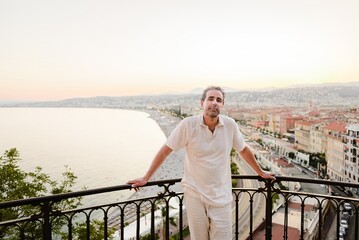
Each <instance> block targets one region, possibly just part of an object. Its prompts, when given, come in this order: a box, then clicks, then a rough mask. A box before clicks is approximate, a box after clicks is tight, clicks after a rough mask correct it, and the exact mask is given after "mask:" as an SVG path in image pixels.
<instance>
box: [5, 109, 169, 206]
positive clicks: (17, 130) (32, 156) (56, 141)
mask: <svg viewBox="0 0 359 240" xmlns="http://www.w3.org/2000/svg"><path fill="white" fill-rule="evenodd" d="M165 140H166V136H165V134H164V133H163V132H162V130H161V128H160V127H159V125H158V124H157V122H156V121H154V120H153V119H152V118H150V117H149V114H148V113H146V112H140V111H132V110H120V109H107V108H104V109H102V108H0V155H3V154H4V152H5V151H6V150H9V149H11V148H16V149H17V150H18V151H19V152H20V158H21V160H20V163H19V165H20V167H21V169H23V170H24V171H34V170H35V167H36V166H40V167H42V169H43V172H44V173H47V174H49V176H50V177H51V178H52V179H54V180H57V181H61V179H62V173H63V172H64V171H65V170H66V166H67V168H68V169H70V170H71V171H72V172H73V173H74V174H75V175H76V176H77V177H78V178H77V182H76V185H75V186H74V187H73V190H74V191H77V190H82V189H83V188H86V189H94V188H101V187H110V186H115V185H123V184H126V182H127V181H128V180H130V179H134V178H137V177H141V176H143V175H144V174H145V172H146V171H147V168H148V167H149V165H150V163H151V160H152V158H153V157H154V155H155V154H156V152H157V151H158V149H159V148H160V147H161V146H162V145H163V143H164V142H165ZM131 194H132V193H131V191H129V190H128V191H125V192H122V193H116V194H112V195H108V196H104V197H101V198H98V197H97V198H92V199H88V200H87V203H88V204H99V203H102V202H101V201H100V200H102V201H103V202H108V201H117V200H122V199H126V198H128V197H129V196H130V195H131Z"/></svg>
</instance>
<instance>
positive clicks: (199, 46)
mask: <svg viewBox="0 0 359 240" xmlns="http://www.w3.org/2000/svg"><path fill="white" fill-rule="evenodd" d="M358 11H359V1H358V0H344V1H343V0H301V1H294V0H293V1H288V0H273V1H272V0H250V1H247V0H217V1H212V0H103V1H102V0H101V1H100V0H97V1H94V0H65V1H55V0H43V1H39V0H0V34H1V35H0V101H8V100H18V101H23V100H26V101H27V100H31V101H32V100H40V101H43V100H61V99H65V98H73V97H93V96H124V95H139V94H158V93H167V92H186V91H190V90H191V89H193V88H198V87H206V86H207V85H220V86H225V87H231V88H236V89H239V90H247V89H255V88H268V87H286V86H291V85H295V84H307V83H312V84H319V83H325V82H326V83H333V82H351V81H359V14H358Z"/></svg>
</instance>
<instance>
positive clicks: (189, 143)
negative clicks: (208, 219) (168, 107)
mask: <svg viewBox="0 0 359 240" xmlns="http://www.w3.org/2000/svg"><path fill="white" fill-rule="evenodd" d="M165 144H166V145H167V146H168V147H169V148H171V149H172V150H174V151H176V150H179V149H181V148H183V147H186V158H185V163H184V176H183V179H182V186H183V187H184V191H185V192H186V191H187V192H188V193H189V194H190V193H191V192H193V191H194V192H196V193H197V195H199V196H200V198H201V199H202V201H204V202H206V203H208V204H211V205H214V206H224V205H226V204H228V203H230V202H231V201H232V182H231V168H230V153H231V150H232V148H234V149H235V150H237V151H239V152H240V151H242V150H243V149H244V147H245V146H246V144H245V141H244V138H243V135H242V134H241V132H240V131H239V128H238V125H237V124H236V122H235V121H234V120H233V119H232V118H229V117H226V116H223V115H219V123H218V124H217V126H216V128H215V130H214V132H213V133H212V132H211V131H210V130H209V129H208V126H207V125H205V124H204V122H203V115H198V116H192V117H187V118H185V119H183V120H182V121H181V122H180V123H179V124H178V126H177V127H176V128H175V129H174V131H173V132H172V134H171V135H170V136H169V137H168V139H167V141H166V143H165Z"/></svg>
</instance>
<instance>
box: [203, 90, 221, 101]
mask: <svg viewBox="0 0 359 240" xmlns="http://www.w3.org/2000/svg"><path fill="white" fill-rule="evenodd" d="M210 90H218V91H220V92H221V93H222V95H223V100H224V96H225V93H224V90H223V88H221V87H218V86H209V87H207V88H205V89H204V90H203V93H202V97H201V100H202V101H204V100H206V96H207V92H208V91H210Z"/></svg>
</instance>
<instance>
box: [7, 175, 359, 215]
mask: <svg viewBox="0 0 359 240" xmlns="http://www.w3.org/2000/svg"><path fill="white" fill-rule="evenodd" d="M232 178H233V179H253V180H259V181H264V179H262V178H260V177H259V176H258V175H233V176H232ZM180 181H181V179H180V178H177V179H170V180H161V181H152V182H148V183H147V185H146V186H158V185H173V184H175V183H178V182H180ZM280 181H290V182H304V183H313V184H324V185H331V186H345V187H354V188H359V184H356V183H346V182H339V181H332V180H324V179H311V178H298V177H287V176H276V181H275V182H280ZM131 188H132V187H131V185H129V184H124V185H117V186H111V187H104V188H96V189H90V190H82V191H76V192H69V193H62V194H54V195H48V196H42V197H34V198H28V199H19V200H13V201H8V202H0V209H2V208H8V207H14V206H21V205H31V204H35V203H38V202H56V201H61V200H63V199H68V198H76V197H83V196H89V195H94V194H101V193H108V192H114V191H120V190H130V189H131Z"/></svg>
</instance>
